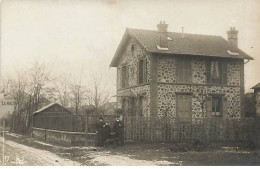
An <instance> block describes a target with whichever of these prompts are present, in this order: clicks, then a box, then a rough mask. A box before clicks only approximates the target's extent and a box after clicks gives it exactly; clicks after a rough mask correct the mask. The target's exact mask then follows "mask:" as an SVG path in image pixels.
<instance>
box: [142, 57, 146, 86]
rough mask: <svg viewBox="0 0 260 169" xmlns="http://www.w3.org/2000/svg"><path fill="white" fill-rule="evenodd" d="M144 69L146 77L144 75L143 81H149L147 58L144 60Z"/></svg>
mask: <svg viewBox="0 0 260 169" xmlns="http://www.w3.org/2000/svg"><path fill="white" fill-rule="evenodd" d="M143 69H144V70H143V71H144V77H143V81H144V82H143V83H147V60H146V58H145V59H144V62H143Z"/></svg>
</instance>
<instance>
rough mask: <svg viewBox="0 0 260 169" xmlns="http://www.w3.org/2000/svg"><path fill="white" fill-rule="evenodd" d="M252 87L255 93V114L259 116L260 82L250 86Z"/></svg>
mask: <svg viewBox="0 0 260 169" xmlns="http://www.w3.org/2000/svg"><path fill="white" fill-rule="evenodd" d="M252 89H254V94H255V108H256V116H258V117H260V83H258V84H256V85H255V86H254V87H252Z"/></svg>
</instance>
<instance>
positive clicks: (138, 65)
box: [137, 58, 147, 85]
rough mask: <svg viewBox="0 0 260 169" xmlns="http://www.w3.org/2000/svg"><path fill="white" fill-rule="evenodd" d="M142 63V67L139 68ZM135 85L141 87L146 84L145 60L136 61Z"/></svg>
mask: <svg viewBox="0 0 260 169" xmlns="http://www.w3.org/2000/svg"><path fill="white" fill-rule="evenodd" d="M141 61H142V62H143V64H142V66H140V62H141ZM140 67H142V71H143V72H142V80H141V79H140ZM137 70H138V71H137V84H139V85H142V84H146V83H147V59H146V58H141V59H138V62H137Z"/></svg>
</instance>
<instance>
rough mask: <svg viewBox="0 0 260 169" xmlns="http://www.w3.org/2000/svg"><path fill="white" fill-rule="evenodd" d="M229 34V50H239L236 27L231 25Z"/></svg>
mask: <svg viewBox="0 0 260 169" xmlns="http://www.w3.org/2000/svg"><path fill="white" fill-rule="evenodd" d="M227 34H228V50H230V51H231V52H237V48H238V42H237V34H238V31H237V30H236V29H235V27H230V30H228V31H227Z"/></svg>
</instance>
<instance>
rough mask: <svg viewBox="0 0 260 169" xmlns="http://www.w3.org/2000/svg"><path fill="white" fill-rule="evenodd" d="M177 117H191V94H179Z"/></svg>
mask: <svg viewBox="0 0 260 169" xmlns="http://www.w3.org/2000/svg"><path fill="white" fill-rule="evenodd" d="M177 117H179V118H183V119H189V118H191V95H177Z"/></svg>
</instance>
